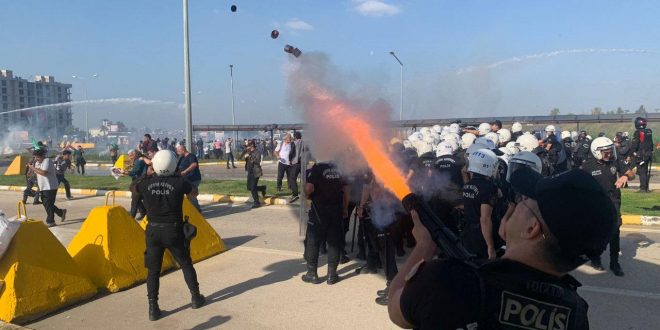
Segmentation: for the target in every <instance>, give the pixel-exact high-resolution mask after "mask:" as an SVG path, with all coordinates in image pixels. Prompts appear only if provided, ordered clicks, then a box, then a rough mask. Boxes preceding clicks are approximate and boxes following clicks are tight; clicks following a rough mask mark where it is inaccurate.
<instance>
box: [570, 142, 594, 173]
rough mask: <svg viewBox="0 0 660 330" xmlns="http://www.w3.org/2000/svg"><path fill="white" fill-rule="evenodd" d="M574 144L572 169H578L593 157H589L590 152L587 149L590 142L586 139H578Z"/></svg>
mask: <svg viewBox="0 0 660 330" xmlns="http://www.w3.org/2000/svg"><path fill="white" fill-rule="evenodd" d="M576 144H577V145H576V147H575V153H573V159H574V160H575V162H574V164H573V168H580V166H582V163H584V162H586V161H587V160H589V159H591V158H592V157H593V156H592V155H591V150H590V149H589V147H590V146H591V140H589V139H587V138H586V137H584V138H582V137H580V138H578V140H577V142H576Z"/></svg>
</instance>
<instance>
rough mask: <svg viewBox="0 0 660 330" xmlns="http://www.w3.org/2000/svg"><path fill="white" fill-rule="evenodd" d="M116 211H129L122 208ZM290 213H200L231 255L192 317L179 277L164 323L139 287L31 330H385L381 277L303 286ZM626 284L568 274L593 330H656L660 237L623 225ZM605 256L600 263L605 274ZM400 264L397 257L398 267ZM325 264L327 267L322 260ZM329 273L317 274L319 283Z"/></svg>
mask: <svg viewBox="0 0 660 330" xmlns="http://www.w3.org/2000/svg"><path fill="white" fill-rule="evenodd" d="M19 198H20V194H19V193H15V192H0V209H2V210H5V212H6V213H8V215H12V214H13V213H14V212H15V210H16V202H17V201H18V200H19ZM103 202H104V200H103V197H81V198H79V199H76V200H73V201H67V200H65V199H64V198H63V196H59V198H58V200H57V205H58V206H59V207H62V208H67V209H68V215H67V217H68V220H67V222H65V223H63V224H60V223H59V219H57V221H58V226H56V227H53V228H52V232H53V233H54V234H55V235H56V236H57V237H58V239H60V241H61V242H62V243H63V244H65V245H66V244H68V242H69V241H70V240H71V238H72V237H73V236H74V235H75V233H76V232H77V230H78V229H79V228H80V226H81V223H82V221H84V219H85V217H86V215H87V213H88V212H89V211H90V210H91V209H92V208H93V207H95V206H98V205H101V204H102V203H103ZM117 203H118V204H120V205H123V206H124V207H127V206H128V205H129V200H128V199H123V198H118V199H117ZM27 207H28V215H29V216H30V218H35V219H41V220H43V219H44V218H45V211H44V210H43V207H42V206H41V205H36V206H33V205H28V206H27ZM298 210H299V209H298V207H297V206H267V207H262V208H259V209H256V210H251V209H250V208H249V205H244V204H235V205H229V204H213V205H205V206H204V215H205V217H206V218H207V220H208V221H209V223H210V224H211V225H212V226H213V227H214V228H215V230H216V231H217V232H218V233H219V234H220V235H221V236H222V238H223V239H224V241H225V243H226V244H227V245H228V246H229V247H230V250H229V251H227V252H225V253H223V254H220V255H218V256H215V257H212V258H209V259H207V260H204V261H202V262H199V263H197V264H195V268H196V269H197V272H198V276H199V282H200V285H201V290H202V293H203V294H205V295H207V297H209V301H210V303H209V304H208V305H207V306H204V307H203V308H201V309H197V310H192V309H190V300H189V294H188V292H187V288H186V286H185V283H184V281H183V276H182V274H181V272H180V271H175V272H171V273H169V274H167V275H165V276H163V278H162V280H161V290H160V292H161V294H160V303H161V308H163V309H164V310H167V311H168V312H167V313H166V316H165V317H164V318H162V319H161V320H159V321H157V322H149V321H148V319H147V299H146V287H145V285H144V284H140V285H137V286H135V287H133V288H131V289H128V290H124V291H122V292H119V293H115V294H110V295H100V296H97V297H95V298H94V299H92V300H90V301H87V302H84V303H82V304H79V305H77V306H75V307H72V308H69V309H66V310H63V311H60V312H57V313H55V314H52V315H49V316H47V317H45V318H42V319H40V320H37V321H35V322H33V323H31V324H27V325H26V326H27V327H30V328H34V329H140V328H145V329H151V328H159V329H215V328H219V327H222V328H227V329H310V328H314V329H392V328H395V327H394V326H393V325H392V324H391V323H390V322H389V319H388V317H387V311H386V308H385V307H382V306H378V305H376V304H375V303H374V299H375V298H376V295H375V292H376V290H379V289H382V288H383V286H384V284H385V280H384V277H383V275H382V274H376V275H355V272H354V269H356V268H357V267H359V265H360V264H361V263H358V262H356V261H351V262H350V263H348V264H345V265H340V270H339V271H340V274H341V276H342V277H343V280H342V281H341V282H339V283H338V284H336V285H334V286H328V285H326V284H325V283H323V284H319V285H312V284H307V283H303V282H302V281H301V280H300V275H302V274H303V272H304V271H305V265H304V261H303V259H302V253H303V246H302V237H301V236H299V235H298V233H299V221H298V218H297V215H298ZM621 237H622V238H621V240H622V242H621V249H622V256H621V264H622V266H623V268H624V271H625V272H626V276H625V277H623V278H619V277H615V276H614V275H612V274H611V273H610V272H597V271H595V270H593V269H591V268H590V267H588V266H582V267H580V268H579V269H578V270H576V271H575V272H574V275H575V276H576V277H577V278H578V279H579V280H580V281H581V282H582V283H583V285H584V286H583V287H582V288H581V289H580V292H581V294H582V296H583V297H585V299H586V300H587V301H588V303H589V305H590V309H589V315H590V322H591V328H592V329H658V324H660V313H658V311H660V276H658V273H659V270H660V228H658V227H644V228H643V227H633V226H625V227H624V228H622V233H621ZM607 255H608V253H607V252H605V253H604V255H603V263H604V264H605V266H607V265H608V263H609V260H608V257H607ZM404 260H405V258H399V260H398V261H399V262H402V261H404ZM321 264H325V258H324V257H322V258H321ZM325 274H326V268H325V267H322V268H321V269H319V275H320V276H322V277H325Z"/></svg>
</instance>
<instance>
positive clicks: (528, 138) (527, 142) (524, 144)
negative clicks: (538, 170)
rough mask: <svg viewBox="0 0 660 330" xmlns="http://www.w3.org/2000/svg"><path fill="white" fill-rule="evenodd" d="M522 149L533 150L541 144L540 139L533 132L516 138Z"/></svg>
mask: <svg viewBox="0 0 660 330" xmlns="http://www.w3.org/2000/svg"><path fill="white" fill-rule="evenodd" d="M516 142H518V145H519V148H520V150H521V151H532V150H534V149H536V147H538V146H539V140H538V139H536V136H534V135H531V134H523V135H521V136H519V137H518V139H517V140H516Z"/></svg>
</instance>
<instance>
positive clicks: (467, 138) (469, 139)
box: [461, 133, 477, 150]
mask: <svg viewBox="0 0 660 330" xmlns="http://www.w3.org/2000/svg"><path fill="white" fill-rule="evenodd" d="M476 139H477V136H476V135H474V134H472V133H465V134H463V136H462V137H461V148H463V149H464V150H466V149H467V148H469V147H470V146H471V145H472V144H473V143H474V140H476Z"/></svg>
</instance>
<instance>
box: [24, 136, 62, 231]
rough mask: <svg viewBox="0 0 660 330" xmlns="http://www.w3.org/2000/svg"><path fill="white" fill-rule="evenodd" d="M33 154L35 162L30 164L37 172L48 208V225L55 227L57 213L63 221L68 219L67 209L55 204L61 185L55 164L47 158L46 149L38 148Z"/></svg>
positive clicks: (42, 194) (45, 207) (42, 196)
mask: <svg viewBox="0 0 660 330" xmlns="http://www.w3.org/2000/svg"><path fill="white" fill-rule="evenodd" d="M33 154H34V159H35V163H34V165H30V169H31V170H32V171H33V172H34V173H36V174H37V184H38V185H39V190H40V191H41V198H42V199H43V205H44V209H46V224H48V227H53V226H55V214H57V215H58V216H59V217H60V218H62V222H64V221H66V209H60V208H58V207H57V206H55V197H56V196H57V187H58V186H59V183H58V182H57V175H56V170H55V165H53V161H52V160H51V159H50V158H46V151H45V150H44V149H36V150H34V153H33Z"/></svg>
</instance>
